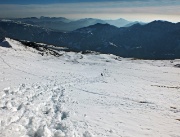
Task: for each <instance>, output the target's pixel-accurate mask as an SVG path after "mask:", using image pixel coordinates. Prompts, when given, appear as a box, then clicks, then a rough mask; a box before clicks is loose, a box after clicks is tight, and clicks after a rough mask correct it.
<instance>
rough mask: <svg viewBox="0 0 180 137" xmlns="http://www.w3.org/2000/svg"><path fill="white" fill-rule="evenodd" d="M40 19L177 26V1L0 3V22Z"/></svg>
mask: <svg viewBox="0 0 180 137" xmlns="http://www.w3.org/2000/svg"><path fill="white" fill-rule="evenodd" d="M40 16H48V17H66V18H69V19H80V18H99V19H118V18H124V19H127V20H130V21H143V22H149V21H153V20H167V21H171V22H180V0H0V18H22V17H40Z"/></svg>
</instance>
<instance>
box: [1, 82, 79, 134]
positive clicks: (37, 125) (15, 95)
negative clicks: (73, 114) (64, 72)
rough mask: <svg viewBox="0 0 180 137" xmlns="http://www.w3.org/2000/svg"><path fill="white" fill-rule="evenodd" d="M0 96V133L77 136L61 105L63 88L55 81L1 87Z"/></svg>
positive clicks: (62, 102)
mask: <svg viewBox="0 0 180 137" xmlns="http://www.w3.org/2000/svg"><path fill="white" fill-rule="evenodd" d="M2 93H3V94H1V96H0V98H1V100H0V136H4V137H5V135H6V136H7V133H8V136H12V135H13V136H14V137H16V136H17V137H20V136H22V137H73V136H78V134H77V133H76V131H75V129H74V128H73V125H72V123H71V121H70V120H69V119H68V117H69V112H68V111H66V108H65V107H64V106H65V105H64V104H65V103H66V101H67V100H68V97H66V96H65V89H64V88H63V87H61V86H58V85H57V84H56V83H55V84H47V85H42V84H41V86H40V85H38V84H34V85H32V86H26V85H25V84H22V85H21V86H19V88H18V89H16V90H11V89H10V88H7V89H4V91H3V92H2Z"/></svg>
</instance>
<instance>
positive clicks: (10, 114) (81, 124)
mask: <svg viewBox="0 0 180 137" xmlns="http://www.w3.org/2000/svg"><path fill="white" fill-rule="evenodd" d="M61 54H62V56H60V57H58V58H57V57H54V56H41V55H40V54H38V51H36V50H35V49H32V48H28V47H24V46H23V45H22V44H20V43H19V42H17V41H14V40H11V39H8V38H6V40H5V41H4V42H2V43H0V70H1V71H0V137H121V136H122V137H146V136H149V137H160V136H162V137H180V130H179V129H180V106H179V104H180V69H179V68H178V67H174V65H176V66H178V65H177V64H180V61H179V60H174V61H173V62H172V61H153V60H152V61H149V60H133V59H124V58H120V57H117V56H114V55H104V54H99V55H97V54H86V55H84V54H81V53H73V52H69V53H67V52H63V51H62V52H61Z"/></svg>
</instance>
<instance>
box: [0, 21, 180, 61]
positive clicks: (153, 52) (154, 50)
mask: <svg viewBox="0 0 180 137" xmlns="http://www.w3.org/2000/svg"><path fill="white" fill-rule="evenodd" d="M43 19H44V18H43ZM61 19H62V20H64V19H63V18H59V20H61ZM35 20H36V19H35ZM47 20H48V19H47ZM55 20H58V19H57V18H55ZM82 21H83V20H82ZM67 22H68V21H67ZM0 37H1V38H3V37H10V38H13V39H20V40H28V41H32V42H43V43H47V44H53V45H56V46H63V47H67V48H69V49H71V50H74V51H83V52H85V51H87V50H92V51H97V52H101V53H107V54H115V55H118V56H122V57H133V58H141V59H175V58H180V54H179V53H180V23H171V22H167V21H153V22H150V23H148V24H144V25H142V24H139V23H137V24H134V25H132V26H130V27H120V28H119V27H116V26H113V25H110V24H103V23H96V24H94V25H90V26H88V27H83V28H80V29H76V30H74V31H70V32H60V31H58V30H53V29H49V28H46V27H41V26H38V25H30V24H27V23H22V22H19V21H12V20H11V21H10V20H2V21H0Z"/></svg>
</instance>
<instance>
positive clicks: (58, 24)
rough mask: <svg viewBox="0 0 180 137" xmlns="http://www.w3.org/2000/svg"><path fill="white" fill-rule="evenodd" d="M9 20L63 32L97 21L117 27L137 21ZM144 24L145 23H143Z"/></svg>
mask: <svg viewBox="0 0 180 137" xmlns="http://www.w3.org/2000/svg"><path fill="white" fill-rule="evenodd" d="M9 20H12V21H16V22H20V23H27V24H31V25H37V26H40V27H45V28H49V29H53V30H58V31H62V32H67V31H73V30H76V29H79V28H82V27H87V26H90V25H94V24H97V23H101V24H106V23H108V24H110V25H114V26H116V27H124V26H131V25H133V24H135V23H137V22H131V21H127V20H125V19H122V18H120V19H117V20H101V19H95V18H84V19H79V20H70V19H67V18H64V17H43V16H42V17H40V18H37V17H29V18H15V19H13V18H10V19H9ZM142 24H143V23H142Z"/></svg>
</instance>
